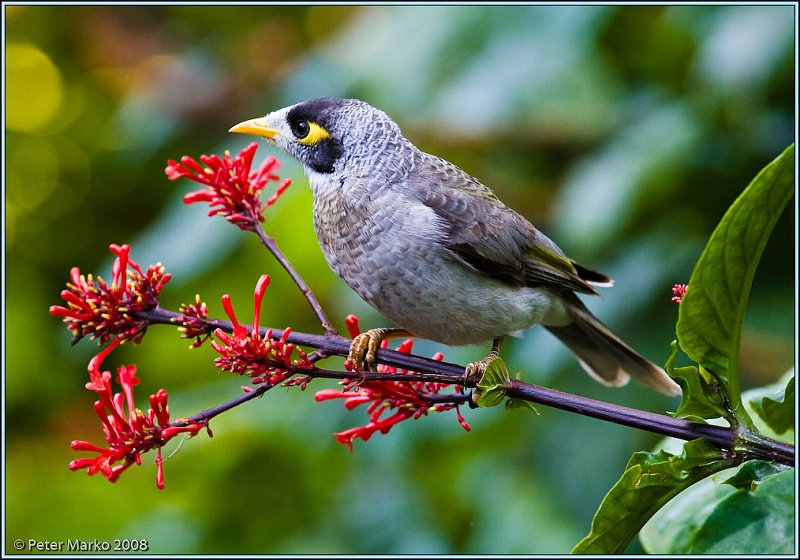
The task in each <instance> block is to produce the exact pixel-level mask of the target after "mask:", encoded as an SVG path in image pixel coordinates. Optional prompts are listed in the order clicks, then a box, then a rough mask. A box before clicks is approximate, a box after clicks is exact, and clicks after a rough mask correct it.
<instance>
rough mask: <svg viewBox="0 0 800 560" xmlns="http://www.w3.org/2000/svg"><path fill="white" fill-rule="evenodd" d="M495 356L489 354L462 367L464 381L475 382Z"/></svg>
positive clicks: (479, 378) (481, 376)
mask: <svg viewBox="0 0 800 560" xmlns="http://www.w3.org/2000/svg"><path fill="white" fill-rule="evenodd" d="M496 357H497V355H492V354H489V355H488V356H486V357H485V358H484V359H482V360H478V361H477V362H470V363H469V364H467V367H465V368H464V381H465V382H470V381H471V382H473V383H475V384H477V383H478V381H480V380H481V379H482V378H483V375H484V374H485V373H486V368H487V367H489V364H490V363H492V360H494V359H495V358H496Z"/></svg>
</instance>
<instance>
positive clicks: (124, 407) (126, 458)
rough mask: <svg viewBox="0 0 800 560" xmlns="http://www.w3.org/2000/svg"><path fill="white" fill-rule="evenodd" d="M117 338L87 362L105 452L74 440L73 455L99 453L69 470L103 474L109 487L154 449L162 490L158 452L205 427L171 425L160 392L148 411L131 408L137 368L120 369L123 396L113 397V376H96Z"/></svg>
mask: <svg viewBox="0 0 800 560" xmlns="http://www.w3.org/2000/svg"><path fill="white" fill-rule="evenodd" d="M120 340H121V339H120V338H115V339H114V341H113V342H112V343H111V344H109V345H108V347H106V348H105V349H104V350H103V351H102V352H100V353H99V354H97V355H96V356H95V357H94V358H92V360H91V362H89V377H90V379H91V381H90V382H89V383H87V384H86V388H87V389H89V390H90V391H95V392H96V393H97V396H98V399H99V400H97V401H96V402H95V403H94V410H95V412H96V413H97V416H98V417H99V418H100V423H101V424H102V425H103V431H104V432H105V436H106V442H107V443H108V447H107V448H102V447H98V446H96V445H93V444H91V443H89V442H86V441H82V440H75V441H73V442H72V443H71V447H72V449H74V450H75V451H91V452H94V453H98V455H97V456H95V457H93V458H86V459H75V460H74V461H72V462H70V464H69V468H70V469H71V470H73V471H77V470H80V469H87V472H88V474H89V475H93V474H97V473H98V472H99V473H102V474H103V476H105V477H106V478H107V479H108V480H109V481H110V482H116V481H117V479H118V478H119V477H120V475H121V474H122V473H123V472H124V471H125V470H126V469H127V468H128V467H130V466H131V465H132V464H133V463H136V464H137V465H139V464H141V462H142V461H141V454H142V453H146V452H147V451H150V450H151V449H153V448H156V449H158V456H157V458H156V465H157V471H156V484H157V485H158V488H160V489H163V488H164V471H163V467H162V463H163V460H162V458H161V448H162V447H163V446H164V444H166V443H167V442H168V441H169V440H170V439H172V438H174V437H175V436H177V435H178V434H183V433H186V434H189V436H193V435H195V434H196V433H197V432H199V431H200V430H201V429H202V428H203V427H205V425H206V424H205V422H202V423H201V422H191V421H186V420H183V421H179V422H177V423H176V424H172V423H171V422H170V415H169V409H168V408H167V392H166V391H165V390H164V389H160V390H159V391H158V392H157V393H156V394H155V395H151V396H150V410H148V411H147V414H144V413H143V412H142V411H141V410H139V409H138V408H136V407H135V405H134V398H133V387H134V385H138V383H139V379H138V378H137V377H136V366H133V365H131V366H120V367H119V368H118V369H117V382H118V383H119V384H120V386H121V387H122V392H121V393H116V394H114V393H113V392H112V389H111V372H110V371H104V372H102V373H101V372H100V365H101V364H102V362H103V360H104V359H105V358H106V357H107V356H108V355H109V354H110V353H111V351H112V350H114V348H116V347H117V346H118V345H119V343H120Z"/></svg>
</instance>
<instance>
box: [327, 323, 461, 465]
mask: <svg viewBox="0 0 800 560" xmlns="http://www.w3.org/2000/svg"><path fill="white" fill-rule="evenodd" d="M345 324H346V325H347V328H348V330H349V331H350V335H351V336H353V337H355V336H356V335H358V334H359V332H360V330H359V328H358V319H357V318H356V317H355V315H349V316H348V317H347V318H346V319H345ZM388 342H389V341H388V340H384V341H383V342H382V344H381V347H383V348H386V347H387V346H388ZM413 344H414V342H413V341H412V340H406V341H404V342H403V343H402V344H400V346H399V347H398V348H397V351H398V352H403V353H406V354H409V353H410V352H411V347H412V346H413ZM443 357H444V356H443V355H442V353H441V352H437V353H436V354H435V355H434V356H433V359H434V360H442V358H443ZM378 372H380V373H390V374H391V373H397V368H396V367H390V366H385V365H383V364H379V365H378ZM400 373H403V374H409V373H414V372H411V371H408V370H404V369H401V370H400ZM450 386H451V385H450V384H448V383H431V382H427V381H362V380H360V379H348V380H345V381H344V389H343V390H341V391H337V390H334V389H326V390H323V391H317V393H316V395H315V396H314V398H315V399H316V400H317V401H320V402H321V401H326V400H330V399H344V406H345V408H347V409H348V410H353V409H354V408H356V407H358V406H360V405H362V404H366V403H369V406H368V407H367V413H368V414H370V418H369V423H367V424H366V425H365V426H360V427H356V428H351V429H349V430H345V431H343V432H339V433H337V434H334V435H335V436H336V440H337V441H338V442H339V443H342V444H347V445H348V446H349V447H350V451H352V450H353V440H355V439H356V438H361V439H362V440H364V441H367V440H368V439H369V438H370V437H372V435H373V434H374V433H375V432H380V433H382V434H385V433H387V432H388V431H389V430H390V429H391V428H392V426H394V425H395V424H398V423H399V422H402V421H403V420H407V419H409V418H413V419H415V420H416V419H418V418H420V417H421V416H424V415H426V414H428V412H429V411H430V412H444V411H445V410H451V409H453V408H455V409H456V415H457V417H458V422H459V423H460V424H461V426H462V427H463V428H464V429H465V430H467V431H469V430H470V429H471V428H470V427H469V424H467V422H466V421H465V420H464V417H463V416H462V415H461V411H460V410H459V408H458V406H459V405H458V404H457V402H455V400H456V399H454V402H447V400H446V397H447V395H445V394H441V391H442V390H443V389H446V388H447V387H450ZM455 391H456V393H460V392H461V387H460V386H458V385H456V386H455ZM442 397H444V399H443V398H442ZM387 410H394V411H395V412H394V414H392V415H391V416H388V417H385V418H382V416H383V413H384V412H385V411H387Z"/></svg>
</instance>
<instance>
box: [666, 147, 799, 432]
mask: <svg viewBox="0 0 800 560" xmlns="http://www.w3.org/2000/svg"><path fill="white" fill-rule="evenodd" d="M793 193H794V144H793V145H791V146H789V147H788V148H787V149H786V150H785V151H784V152H783V154H781V155H780V156H779V157H778V158H776V159H775V160H774V161H772V162H771V163H770V164H769V165H767V166H766V167H765V168H764V169H763V170H762V171H761V172H760V173H759V174H758V175H757V176H756V178H755V179H753V181H752V182H751V183H750V185H749V186H748V187H747V188H746V189H745V191H744V192H743V193H742V194H741V195H740V196H739V198H737V199H736V201H735V202H734V203H733V205H732V206H731V207H730V208H729V209H728V211H727V212H726V213H725V215H724V216H723V218H722V220H721V221H720V223H719V225H718V226H717V228H716V229H715V230H714V233H713V234H712V235H711V239H710V240H709V242H708V244H707V245H706V248H705V250H704V251H703V254H702V255H701V256H700V260H699V261H698V263H697V265H696V266H695V269H694V272H693V273H692V276H691V278H690V280H689V288H688V290H687V291H686V295H684V297H683V299H682V301H681V303H680V305H679V311H678V324H677V333H678V341H679V342H680V345H681V348H682V349H683V351H684V352H686V354H687V355H688V356H689V357H690V358H692V360H693V361H695V362H697V363H698V364H700V365H701V366H703V367H704V368H705V369H706V370H708V371H711V372H713V373H714V374H715V375H716V376H718V377H719V378H720V379H722V380H723V382H725V383H726V384H727V388H728V394H729V397H730V401H731V407H732V409H733V410H734V412H736V413H737V417H739V416H738V414H739V409H740V404H741V399H740V384H739V344H740V337H741V331H742V323H743V321H744V314H745V309H746V306H747V299H748V296H749V294H750V287H751V285H752V282H753V276H754V274H755V270H756V266H757V265H758V261H759V259H760V257H761V253H762V251H763V249H764V246H765V244H766V242H767V239H768V238H769V235H770V233H771V232H772V229H773V227H774V225H775V222H776V221H777V220H778V217H779V216H780V215H781V213H782V212H783V209H784V208H785V207H786V204H787V203H788V202H789V200H790V199H791V197H792V195H793ZM742 414H745V415H746V413H743V412H742ZM742 419H743V420H746V421H747V420H749V418H742Z"/></svg>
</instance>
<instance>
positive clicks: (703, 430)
mask: <svg viewBox="0 0 800 560" xmlns="http://www.w3.org/2000/svg"><path fill="white" fill-rule="evenodd" d="M180 316H181V315H180V314H178V313H174V312H172V311H167V310H165V309H161V308H157V309H154V310H152V311H149V312H139V313H137V314H136V317H137V318H138V319H144V320H147V321H149V322H150V323H151V324H152V323H159V324H170V325H174V324H176V323H177V322H179V321H178V318H179V317H180ZM207 323H208V325H209V329H210V331H211V330H213V329H216V328H220V329H222V330H224V331H226V332H231V331H232V330H233V325H232V324H231V323H230V322H228V321H220V320H212V319H209V320H207ZM245 328H247V329H248V330H249V329H250V327H249V326H248V325H245ZM267 330H269V329H267V328H265V327H262V328H261V329H260V331H259V332H260V333H261V334H262V336H264V335H266V332H267ZM281 333H282V330H280V329H272V338H273V339H275V340H278V339H280V337H281ZM288 342H291V343H293V344H297V345H300V346H309V347H312V348H317V349H319V350H321V351H322V353H323V354H324V355H338V356H347V354H348V352H349V350H350V342H351V341H350V339H347V338H344V337H341V336H339V335H332V334H327V335H313V334H307V333H298V332H292V333H290V334H289V337H288ZM376 358H377V360H378V362H380V363H382V364H386V365H389V366H395V367H399V368H402V369H407V370H411V371H415V372H420V373H418V374H413V375H412V374H408V375H404V374H402V375H401V374H379V373H366V372H365V373H363V374H361V375H362V376H363V377H364V379H371V380H395V381H400V380H404V379H410V380H414V381H435V382H438V383H451V384H454V385H461V386H463V387H468V388H471V387H475V381H474V380H472V379H469V378H467V377H466V376H465V374H464V367H463V366H460V365H458V364H451V363H448V362H442V361H438V360H432V359H429V358H423V357H420V356H414V355H412V354H404V353H402V352H396V351H394V350H389V349H385V348H381V349H379V350H378V352H377V353H376ZM298 373H304V374H305V373H309V374H311V376H312V377H331V378H337V379H346V378H352V377H354V376H355V375H358V374H354V373H352V372H333V371H328V370H316V373H314V372H298ZM269 388H270V387H265V388H264V387H259V388H258V389H255V390H254V391H253V392H251V393H247V394H245V395H242V396H241V397H238V398H237V399H235V400H234V401H231V403H233V404H231V403H226V404H225V405H221V407H218V408H221V409H222V410H220V411H219V412H222V411H224V410H229V409H230V408H233V407H234V406H237V405H238V404H241V403H242V402H245V401H247V400H250V399H252V398H254V397H256V396H260V395H261V394H263V393H264V392H265V391H267V390H268V389H269ZM505 389H506V391H507V395H508V396H509V397H511V398H516V399H521V400H525V401H529V402H532V403H536V404H542V405H545V406H550V407H553V408H558V409H561V410H565V411H568V412H574V413H576V414H581V415H584V416H590V417H592V418H597V419H600V420H605V421H607V422H613V423H616V424H621V425H623V426H628V427H631V428H637V429H640V430H646V431H649V432H654V433H657V434H661V435H665V436H672V437H675V438H678V439H682V440H687V441H688V440H693V439H697V438H705V439H707V440H708V441H710V442H711V443H713V444H714V445H715V446H716V447H719V448H720V449H725V450H728V451H734V447H735V445H736V442H737V441H739V442H741V439H740V438H739V437H738V436H739V434H738V431H737V430H735V429H733V428H730V427H724V426H715V425H712V424H702V423H699V422H690V421H688V420H683V419H680V418H673V417H671V416H667V415H664V414H655V413H652V412H647V411H643V410H638V409H635V408H629V407H625V406H620V405H616V404H611V403H607V402H603V401H598V400H594V399H589V398H586V397H581V396H578V395H573V394H570V393H563V392H561V391H557V390H555V389H549V388H547V387H540V386H538V385H532V384H530V383H525V382H523V381H517V380H511V381H509V383H508V384H507V385H506V386H505ZM258 391H260V392H258ZM256 392H258V394H253V393H256ZM448 396H449V397H455V396H458V397H460V395H448ZM463 400H464V401H466V400H467V399H466V398H465V399H463ZM449 402H453V401H452V400H451V401H449ZM212 410H215V411H216V410H217V409H212ZM208 412H209V411H206V412H204V413H201V414H207V413H208ZM219 412H216V413H215V414H214V415H216V414H219ZM210 417H211V416H208V415H207V416H206V418H210ZM196 418H197V417H195V418H193V419H196ZM762 442H763V443H761V444H759V445H753V446H748V447H746V448H742V447H741V446H740V447H738V448H736V449H735V452H737V453H742V454H745V455H747V456H748V458H756V457H760V458H765V459H768V460H771V461H775V462H778V463H782V464H785V465H790V466H794V446H792V445H789V444H785V443H782V442H778V441H774V440H762Z"/></svg>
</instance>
